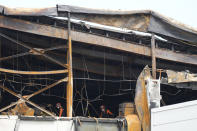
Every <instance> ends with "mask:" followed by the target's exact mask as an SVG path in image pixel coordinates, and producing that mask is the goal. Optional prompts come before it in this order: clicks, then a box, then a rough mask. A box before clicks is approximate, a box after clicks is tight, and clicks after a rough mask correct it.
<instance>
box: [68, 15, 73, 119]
mask: <svg viewBox="0 0 197 131" xmlns="http://www.w3.org/2000/svg"><path fill="white" fill-rule="evenodd" d="M70 26H71V25H70V12H68V51H67V64H68V83H67V117H72V109H73V107H72V105H73V72H72V41H71V34H70V29H71V28H70Z"/></svg>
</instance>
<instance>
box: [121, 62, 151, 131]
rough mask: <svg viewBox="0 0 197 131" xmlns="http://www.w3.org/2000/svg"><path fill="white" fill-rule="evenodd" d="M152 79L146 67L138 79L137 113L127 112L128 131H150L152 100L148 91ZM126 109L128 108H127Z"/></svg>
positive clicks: (136, 93) (136, 94)
mask: <svg viewBox="0 0 197 131" xmlns="http://www.w3.org/2000/svg"><path fill="white" fill-rule="evenodd" d="M150 79H152V76H151V73H150V69H149V67H148V66H146V67H145V68H144V69H143V71H142V72H141V74H140V75H139V77H138V80H137V84H136V92H135V101H134V103H135V106H134V108H135V109H134V110H135V111H132V112H131V111H126V110H125V118H126V120H127V124H128V131H150V130H151V129H150V127H151V125H150V124H151V122H150V121H151V116H150V100H149V94H148V91H147V90H148V89H147V84H148V81H149V80H150ZM125 109H126V108H125Z"/></svg>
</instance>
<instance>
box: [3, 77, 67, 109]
mask: <svg viewBox="0 0 197 131" xmlns="http://www.w3.org/2000/svg"><path fill="white" fill-rule="evenodd" d="M67 79H68V78H64V79H61V80H59V81H57V82H55V83H53V84H51V85H48V86H46V87H45V88H42V89H40V90H38V91H36V92H34V93H32V94H31V95H28V96H27V97H26V98H25V99H27V100H29V99H30V98H31V97H33V96H35V95H38V94H40V93H42V92H44V91H46V90H48V89H50V88H52V87H54V86H56V85H58V84H60V83H61V82H64V81H67ZM0 88H5V87H0ZM9 93H10V91H9ZM12 94H13V93H12ZM13 95H14V94H13ZM18 103H19V102H18V101H17V102H14V103H12V104H10V105H8V106H6V107H4V108H2V109H0V112H2V111H4V110H7V109H9V108H11V107H13V106H15V105H16V104H18Z"/></svg>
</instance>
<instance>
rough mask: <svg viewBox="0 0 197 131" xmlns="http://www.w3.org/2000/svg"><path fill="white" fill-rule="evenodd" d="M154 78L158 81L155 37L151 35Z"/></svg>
mask: <svg viewBox="0 0 197 131" xmlns="http://www.w3.org/2000/svg"><path fill="white" fill-rule="evenodd" d="M151 57H152V76H153V78H154V79H156V70H157V69H156V56H155V35H154V34H152V35H151Z"/></svg>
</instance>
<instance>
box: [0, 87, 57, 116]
mask: <svg viewBox="0 0 197 131" xmlns="http://www.w3.org/2000/svg"><path fill="white" fill-rule="evenodd" d="M0 88H2V89H3V90H5V91H7V92H9V93H10V94H12V95H13V96H15V97H17V98H19V99H21V100H23V101H25V102H27V103H29V104H30V105H32V106H34V107H36V108H38V109H39V110H41V111H43V112H45V113H47V114H48V115H50V116H52V117H54V118H56V116H55V115H54V114H53V113H51V112H49V111H47V110H46V109H44V108H42V107H40V106H39V105H37V104H35V103H33V102H31V101H29V100H27V99H26V98H24V97H23V96H20V95H18V94H16V93H15V92H13V91H12V90H10V89H8V88H6V87H5V86H3V85H0Z"/></svg>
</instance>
